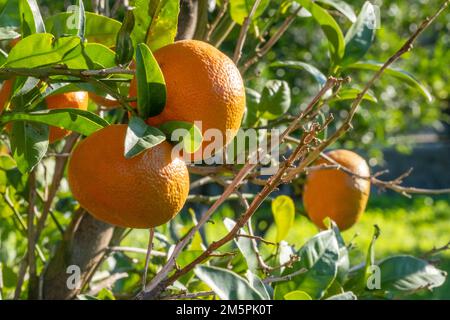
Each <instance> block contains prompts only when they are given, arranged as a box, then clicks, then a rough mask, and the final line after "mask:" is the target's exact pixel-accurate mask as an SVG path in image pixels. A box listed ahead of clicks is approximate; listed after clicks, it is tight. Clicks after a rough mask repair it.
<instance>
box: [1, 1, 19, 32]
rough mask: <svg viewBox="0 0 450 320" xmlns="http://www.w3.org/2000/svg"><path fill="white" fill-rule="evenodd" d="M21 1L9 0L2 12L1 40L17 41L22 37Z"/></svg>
mask: <svg viewBox="0 0 450 320" xmlns="http://www.w3.org/2000/svg"><path fill="white" fill-rule="evenodd" d="M18 7H19V0H8V1H7V2H6V4H5V6H4V7H3V10H2V11H1V12H0V40H9V39H15V38H17V37H19V36H20V33H19V29H20V22H21V20H20V15H19V10H17V8H18Z"/></svg>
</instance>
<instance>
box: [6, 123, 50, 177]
mask: <svg viewBox="0 0 450 320" xmlns="http://www.w3.org/2000/svg"><path fill="white" fill-rule="evenodd" d="M48 132H49V130H48V126H46V125H43V124H39V123H30V122H23V121H20V122H15V123H14V124H13V126H12V131H11V134H10V141H11V151H12V153H13V157H14V160H16V163H17V168H18V169H19V170H20V171H21V172H22V173H27V172H30V171H32V170H33V168H34V167H35V166H36V165H37V164H38V163H39V162H40V161H41V160H42V158H43V157H44V155H45V153H46V152H47V148H48Z"/></svg>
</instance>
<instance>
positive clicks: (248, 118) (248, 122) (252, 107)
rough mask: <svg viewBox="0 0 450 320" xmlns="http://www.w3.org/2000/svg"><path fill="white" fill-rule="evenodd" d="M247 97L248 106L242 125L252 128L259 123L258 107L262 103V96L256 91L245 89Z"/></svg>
mask: <svg viewBox="0 0 450 320" xmlns="http://www.w3.org/2000/svg"><path fill="white" fill-rule="evenodd" d="M245 97H246V101H247V104H246V109H245V114H244V119H243V120H242V124H243V125H244V126H245V127H248V128H251V127H253V126H254V125H255V124H256V123H257V122H258V105H259V102H260V101H261V94H259V92H258V91H256V90H253V89H250V88H245Z"/></svg>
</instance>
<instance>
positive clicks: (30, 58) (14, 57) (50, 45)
mask: <svg viewBox="0 0 450 320" xmlns="http://www.w3.org/2000/svg"><path fill="white" fill-rule="evenodd" d="M77 48H78V51H77V52H78V54H79V55H81V44H80V38H78V37H66V38H60V39H58V40H55V38H54V36H53V35H51V34H49V33H37V34H33V35H31V36H29V37H26V38H24V39H22V40H21V41H20V42H19V43H17V45H16V46H15V47H14V48H13V49H12V50H11V52H10V53H9V55H8V59H7V60H6V64H5V66H6V67H10V68H36V67H42V66H47V65H52V64H57V63H62V62H64V60H65V59H69V58H71V59H73V57H74V55H76V52H74V51H75V49H77Z"/></svg>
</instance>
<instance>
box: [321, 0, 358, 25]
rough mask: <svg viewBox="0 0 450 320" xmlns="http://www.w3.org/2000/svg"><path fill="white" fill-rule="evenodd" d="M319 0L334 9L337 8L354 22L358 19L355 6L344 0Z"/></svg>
mask: <svg viewBox="0 0 450 320" xmlns="http://www.w3.org/2000/svg"><path fill="white" fill-rule="evenodd" d="M317 2H320V3H323V4H326V5H327V6H330V7H332V8H334V9H336V10H337V11H339V12H340V13H342V14H343V15H344V16H345V17H346V18H347V19H348V20H350V21H351V22H352V23H354V22H355V21H356V14H355V11H353V8H352V7H351V6H350V5H349V4H347V3H346V2H344V1H341V0H318V1H317Z"/></svg>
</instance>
